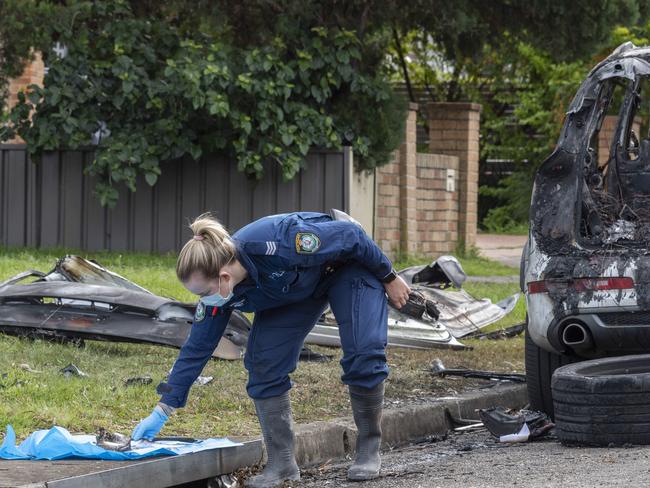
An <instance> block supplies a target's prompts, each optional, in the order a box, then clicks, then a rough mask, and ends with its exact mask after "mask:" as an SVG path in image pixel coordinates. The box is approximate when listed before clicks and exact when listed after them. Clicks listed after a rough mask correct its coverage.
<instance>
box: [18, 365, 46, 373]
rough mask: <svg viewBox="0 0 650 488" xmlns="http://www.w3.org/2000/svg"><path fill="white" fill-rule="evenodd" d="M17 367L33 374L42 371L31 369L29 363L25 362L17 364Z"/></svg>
mask: <svg viewBox="0 0 650 488" xmlns="http://www.w3.org/2000/svg"><path fill="white" fill-rule="evenodd" d="M18 367H19V368H20V369H22V370H23V371H27V372H28V373H35V374H38V373H42V371H37V370H35V369H32V368H31V367H30V366H29V364H26V363H22V364H19V365H18Z"/></svg>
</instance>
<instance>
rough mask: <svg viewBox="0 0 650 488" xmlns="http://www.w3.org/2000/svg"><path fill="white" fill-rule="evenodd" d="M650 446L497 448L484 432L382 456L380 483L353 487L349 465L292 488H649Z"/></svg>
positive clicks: (316, 472)
mask: <svg viewBox="0 0 650 488" xmlns="http://www.w3.org/2000/svg"><path fill="white" fill-rule="evenodd" d="M649 457H650V446H648V447H618V448H582V447H567V446H563V445H561V444H560V443H559V442H557V441H555V440H554V439H548V440H540V441H536V442H530V443H524V444H511V445H506V444H499V443H498V442H496V441H495V440H493V438H492V437H491V435H490V434H489V433H488V432H487V431H485V430H481V431H474V432H466V433H462V434H450V435H449V436H448V437H447V438H446V439H444V440H434V441H433V442H426V443H421V444H416V445H411V446H407V447H404V448H400V449H396V450H393V451H389V452H385V453H383V455H382V463H383V465H382V476H381V478H380V479H377V480H374V481H368V482H363V483H351V482H348V481H346V479H345V472H346V471H345V470H346V469H347V467H348V465H349V462H348V463H341V464H326V465H323V466H319V467H318V468H314V469H310V470H307V471H305V472H303V477H302V480H301V481H300V482H294V483H292V484H287V486H291V487H296V488H298V487H300V488H304V487H305V488H306V487H350V488H351V487H354V488H364V487H371V486H372V487H373V488H389V487H390V488H421V487H427V488H428V487H440V488H448V487H454V488H455V487H458V488H460V487H462V488H470V487H481V488H484V487H510V486H515V487H525V488H536V487H540V488H542V487H543V488H550V487H556V486H557V487H560V486H561V487H589V488H592V487H600V486H603V487H605V486H606V487H626V488H634V487H647V486H650V463H649V462H648V458H649Z"/></svg>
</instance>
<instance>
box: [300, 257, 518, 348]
mask: <svg viewBox="0 0 650 488" xmlns="http://www.w3.org/2000/svg"><path fill="white" fill-rule="evenodd" d="M399 275H400V276H401V277H402V278H403V279H404V280H405V281H406V282H407V283H408V284H409V285H410V286H411V290H412V294H411V295H410V297H409V304H408V305H407V306H406V308H404V307H403V308H402V309H399V310H398V309H396V308H394V307H389V309H388V345H389V346H399V347H409V348H416V349H431V348H450V349H471V347H468V346H465V345H463V344H462V343H461V342H459V341H458V339H460V338H462V337H465V336H467V335H469V334H472V333H475V332H477V331H480V330H481V329H482V328H484V327H486V326H488V325H490V324H493V323H494V322H496V321H498V320H500V319H502V318H503V317H505V316H506V315H507V314H509V313H510V312H511V311H512V310H513V309H514V307H515V305H516V304H517V301H518V300H519V294H518V293H516V294H514V295H512V296H510V297H507V298H505V299H504V300H501V301H500V302H498V303H492V301H491V300H489V299H487V298H484V299H480V300H479V299H476V298H474V297H472V296H471V295H470V294H469V293H467V292H466V291H465V290H462V289H460V287H461V286H462V284H463V283H464V282H465V280H466V278H467V275H466V274H465V272H464V271H463V269H462V267H461V265H460V263H459V262H458V260H457V259H456V258H455V257H453V256H441V257H439V258H438V259H436V260H435V261H434V262H433V263H431V264H429V265H426V266H413V267H410V268H406V269H403V270H402V271H400V272H399ZM452 287H455V288H456V289H455V290H452V289H451V288H452ZM305 342H306V343H308V344H318V345H323V346H334V347H340V345H341V341H340V339H339V336H338V325H337V323H336V318H335V317H334V314H333V313H332V311H331V310H327V311H326V312H325V313H324V314H323V316H322V317H321V319H320V320H319V322H318V323H317V324H316V326H315V327H314V329H313V330H312V331H311V332H310V334H309V335H308V336H307V339H306V340H305Z"/></svg>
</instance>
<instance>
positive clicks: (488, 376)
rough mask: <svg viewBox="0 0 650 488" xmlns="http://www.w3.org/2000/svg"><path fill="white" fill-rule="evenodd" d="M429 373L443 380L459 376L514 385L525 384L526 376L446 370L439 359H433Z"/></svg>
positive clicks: (460, 369)
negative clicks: (512, 383) (508, 382)
mask: <svg viewBox="0 0 650 488" xmlns="http://www.w3.org/2000/svg"><path fill="white" fill-rule="evenodd" d="M430 371H431V372H432V373H433V374H434V375H436V376H440V377H441V378H444V377H445V376H461V377H463V378H477V379H483V380H493V381H511V382H514V383H525V382H526V375H525V374H520V373H505V372H497V371H481V370H478V369H466V368H446V367H445V365H444V364H443V363H442V361H441V360H440V359H434V360H433V362H432V363H431V369H430Z"/></svg>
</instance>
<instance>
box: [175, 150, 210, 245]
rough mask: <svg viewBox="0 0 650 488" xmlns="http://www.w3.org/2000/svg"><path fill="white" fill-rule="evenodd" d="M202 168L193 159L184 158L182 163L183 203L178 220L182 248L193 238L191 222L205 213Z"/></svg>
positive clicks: (181, 203)
mask: <svg viewBox="0 0 650 488" xmlns="http://www.w3.org/2000/svg"><path fill="white" fill-rule="evenodd" d="M201 170H202V168H201V165H200V163H199V162H197V161H194V160H193V159H192V158H191V157H189V156H187V157H185V158H183V161H182V163H181V178H182V181H181V202H180V206H181V209H180V215H179V220H178V223H177V225H178V227H179V229H178V231H179V234H180V236H181V247H182V246H183V245H184V244H185V242H187V240H188V239H190V238H191V237H192V231H191V230H190V228H189V224H190V222H192V221H193V220H194V219H195V218H196V217H198V216H199V215H201V214H202V213H203V212H204V208H203V204H202V200H203V194H204V191H203V188H204V181H203V180H204V178H202V175H201V173H202V171H201Z"/></svg>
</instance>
